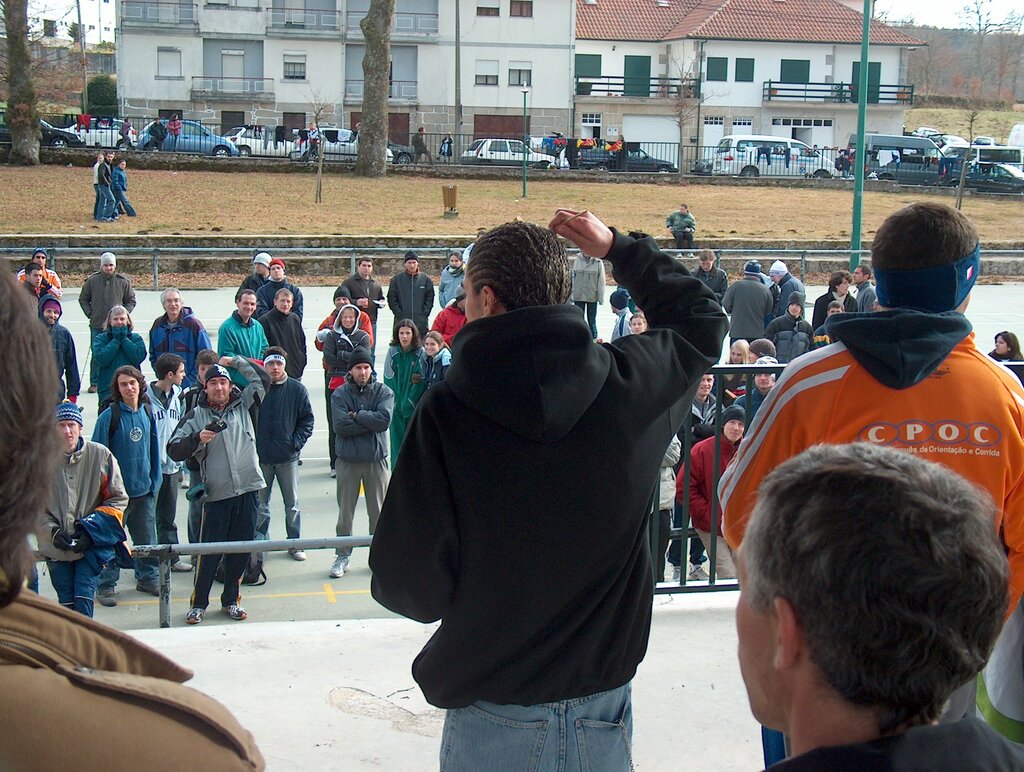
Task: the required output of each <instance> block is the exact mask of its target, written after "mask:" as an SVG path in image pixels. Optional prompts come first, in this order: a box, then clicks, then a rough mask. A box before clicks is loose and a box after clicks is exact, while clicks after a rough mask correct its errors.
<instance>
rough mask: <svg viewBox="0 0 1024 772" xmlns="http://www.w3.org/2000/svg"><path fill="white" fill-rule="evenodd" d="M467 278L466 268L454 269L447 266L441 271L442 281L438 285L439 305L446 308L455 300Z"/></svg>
mask: <svg viewBox="0 0 1024 772" xmlns="http://www.w3.org/2000/svg"><path fill="white" fill-rule="evenodd" d="M465 278H466V268H465V266H462V267H460V268H452V267H451V266H450V265H446V266H445V267H444V270H443V271H441V281H440V282H439V283H438V285H437V303H438V305H440V306H441V308H444V307H445V306H447V305H448V304H449V303H450V302H452V300H454V299H455V293H456V292H458V291H459V287H461V286H462V280H463V279H465Z"/></svg>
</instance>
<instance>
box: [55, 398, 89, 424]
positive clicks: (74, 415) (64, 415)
mask: <svg viewBox="0 0 1024 772" xmlns="http://www.w3.org/2000/svg"><path fill="white" fill-rule="evenodd" d="M61 421H76V422H77V423H78V425H79V426H85V424H84V423H83V422H82V408H80V407H79V406H78V405H76V404H75V403H74V402H69V401H68V400H64V401H63V402H61V403H60V404H59V405H57V423H60V422H61Z"/></svg>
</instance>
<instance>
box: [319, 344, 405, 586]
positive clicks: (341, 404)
mask: <svg viewBox="0 0 1024 772" xmlns="http://www.w3.org/2000/svg"><path fill="white" fill-rule="evenodd" d="M348 364H349V372H348V376H347V377H346V379H345V384H344V385H343V386H340V387H338V388H337V389H335V390H334V394H333V396H332V397H331V420H332V421H333V422H334V434H335V437H336V438H337V439H336V441H335V448H336V449H337V453H338V460H337V461H336V462H335V465H334V468H335V471H336V472H337V475H338V478H337V480H338V482H337V486H338V487H337V491H338V525H337V528H336V529H335V533H336V534H337V535H338V536H351V535H352V520H353V518H354V517H355V511H356V502H357V501H358V500H359V486H360V485H362V486H363V490H364V491H365V495H366V511H367V513H368V514H369V516H370V535H371V536H372V535H373V532H374V530H375V529H376V527H377V518H378V517H380V508H381V505H382V504H383V503H384V494H385V493H386V492H387V488H388V480H389V478H390V476H391V473H390V470H389V469H388V427H389V426H390V425H391V414H392V412H393V411H394V409H395V393H394V392H393V391H391V389H390V388H388V387H387V386H385V385H384V384H383V383H378V382H377V381H376V380H374V377H373V369H372V366H373V363H372V361H371V358H370V352H369V351H367V350H366V349H365V348H362V347H359V348H356V349H355V350H354V351H353V352H352V355H351V356H350V358H349V363H348ZM351 555H352V548H351V547H339V548H338V549H337V551H336V555H335V558H334V564H333V565H332V566H331V570H330V576H331V578H332V579H337V578H339V577H341V576H343V575H344V574H345V572H346V571H347V570H348V561H349V557H351Z"/></svg>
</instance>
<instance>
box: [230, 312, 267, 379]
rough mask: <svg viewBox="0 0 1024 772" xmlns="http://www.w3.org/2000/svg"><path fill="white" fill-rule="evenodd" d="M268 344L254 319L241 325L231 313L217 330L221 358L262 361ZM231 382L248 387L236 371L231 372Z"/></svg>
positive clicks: (265, 335)
mask: <svg viewBox="0 0 1024 772" xmlns="http://www.w3.org/2000/svg"><path fill="white" fill-rule="evenodd" d="M269 345H270V344H269V343H267V333H266V332H264V330H263V325H262V324H260V323H259V322H258V321H256V317H255V316H252V317H249V323H248V324H242V317H240V316H239V315H238V312H237V311H232V312H231V316H229V317H228V318H227V319H226V320H225V321H224V324H222V325H221V326H220V329H219V330H217V354H218V356H222V357H245V358H246V359H257V360H261V361H262V359H263V352H264V351H266V350H267V347H268V346H269ZM231 382H232V383H234V384H235V385H236V386H238V387H239V388H240V389H244V388H245V387H246V386H248V385H249V382H248V381H247V380H246V379H245V376H243V375H242V374H241V373H240V372H239V371H238V370H232V371H231Z"/></svg>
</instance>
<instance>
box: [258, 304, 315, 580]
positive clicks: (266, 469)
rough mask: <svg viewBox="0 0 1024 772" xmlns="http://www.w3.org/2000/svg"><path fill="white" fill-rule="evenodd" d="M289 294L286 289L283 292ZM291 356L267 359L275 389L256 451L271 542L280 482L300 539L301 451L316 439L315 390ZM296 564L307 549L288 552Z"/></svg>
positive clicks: (281, 353)
mask: <svg viewBox="0 0 1024 772" xmlns="http://www.w3.org/2000/svg"><path fill="white" fill-rule="evenodd" d="M281 291H284V290H281ZM287 362H288V352H287V351H285V350H284V349H283V348H281V347H280V346H271V347H270V348H268V349H267V351H266V353H265V354H264V355H263V367H264V369H265V370H266V371H267V375H269V376H270V387H269V388H268V389H267V395H266V398H265V399H264V400H263V403H262V405H260V415H259V421H258V423H257V426H256V453H257V455H258V456H259V459H260V473H261V474H262V475H263V480H264V481H265V482H266V484H267V486H266V487H265V488H264V489H263V490H261V491H260V498H259V505H258V509H257V512H256V538H257V539H269V538H270V495H271V494H272V493H273V492H274V481H275V480H276V481H277V482H278V484H279V485H280V486H281V497H282V498H283V499H284V526H285V534H286V535H287V537H288V538H289V539H298V538H299V536H300V535H301V534H300V529H301V525H302V510H301V508H300V507H299V453H300V451H301V450H302V448H303V447H304V446H305V444H306V442H307V441H308V440H309V438H310V437H312V436H313V408H312V407H310V404H309V392H308V391H306V387H305V386H303V385H302V384H301V383H300V382H299V381H298V380H297V379H295V378H292V377H291V376H289V375H288V372H287V370H288V364H287ZM288 554H289V555H291V556H292V557H293V558H294V559H295V560H305V559H306V553H305V552H304V551H303V550H299V549H292V550H288Z"/></svg>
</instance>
